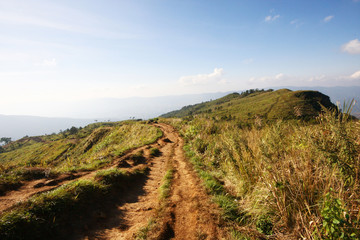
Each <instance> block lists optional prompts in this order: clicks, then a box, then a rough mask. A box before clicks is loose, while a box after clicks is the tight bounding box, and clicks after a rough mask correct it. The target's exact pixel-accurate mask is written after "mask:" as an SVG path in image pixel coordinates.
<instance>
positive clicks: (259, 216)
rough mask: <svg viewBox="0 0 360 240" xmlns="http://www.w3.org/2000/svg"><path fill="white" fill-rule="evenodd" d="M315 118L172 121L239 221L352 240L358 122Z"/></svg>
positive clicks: (291, 234) (332, 114)
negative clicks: (247, 122) (231, 200)
mask: <svg viewBox="0 0 360 240" xmlns="http://www.w3.org/2000/svg"><path fill="white" fill-rule="evenodd" d="M316 121H317V123H316V124H309V123H307V122H302V121H300V120H299V121H285V120H278V121H275V122H273V123H267V124H262V125H256V124H255V125H252V126H248V127H243V126H241V124H239V122H237V121H236V120H234V121H221V120H216V119H210V118H206V117H194V118H192V119H187V120H183V122H179V121H175V122H174V125H175V126H176V127H177V128H178V129H180V131H181V134H182V135H183V136H184V138H185V140H186V143H187V146H188V149H187V150H188V151H191V152H193V154H192V158H194V157H196V159H198V162H199V163H197V166H200V168H201V171H202V172H200V176H202V175H203V179H205V185H206V184H208V188H210V189H211V188H214V187H212V186H213V184H212V183H211V181H209V179H210V178H208V177H207V176H212V177H213V178H214V179H217V182H218V183H221V184H222V187H223V188H224V189H225V191H226V192H227V193H228V194H230V195H232V196H234V197H236V199H238V202H239V205H238V206H241V207H242V209H241V211H239V212H240V213H243V214H245V215H246V219H247V220H246V221H243V222H242V223H241V224H242V225H243V226H246V227H248V228H252V229H257V230H258V231H259V232H260V233H262V234H271V235H273V236H274V237H277V236H278V237H279V236H286V238H289V239H298V238H306V239H341V238H342V239H359V238H360V235H359V234H360V233H359V228H360V222H359V219H360V213H359V208H360V203H359V199H360V188H359V180H360V174H359V173H360V172H359V171H360V124H359V122H358V121H357V120H354V119H352V118H351V117H350V116H349V114H348V113H346V111H344V113H340V112H339V111H336V110H325V109H324V111H323V112H322V113H321V114H320V115H319V116H318V117H317V119H316ZM239 126H241V127H239ZM207 178H208V180H206V179H207ZM206 182H207V183H206ZM219 189H220V188H219ZM214 191H217V190H216V189H214ZM220 205H221V204H220ZM279 238H280V237H279Z"/></svg>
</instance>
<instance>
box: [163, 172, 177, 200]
mask: <svg viewBox="0 0 360 240" xmlns="http://www.w3.org/2000/svg"><path fill="white" fill-rule="evenodd" d="M173 178H174V170H173V169H170V170H168V171H167V172H166V174H165V175H164V178H163V184H162V185H161V186H160V198H161V199H166V198H168V197H169V195H170V191H171V182H172V179H173Z"/></svg>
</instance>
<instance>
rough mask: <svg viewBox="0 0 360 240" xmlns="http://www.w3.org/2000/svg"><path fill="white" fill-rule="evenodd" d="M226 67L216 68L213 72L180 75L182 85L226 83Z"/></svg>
mask: <svg viewBox="0 0 360 240" xmlns="http://www.w3.org/2000/svg"><path fill="white" fill-rule="evenodd" d="M223 75H224V69H222V68H215V69H214V71H213V72H212V73H209V74H198V75H193V76H183V77H180V79H179V82H180V83H181V84H182V85H204V84H208V83H218V84H221V83H226V80H224V79H223Z"/></svg>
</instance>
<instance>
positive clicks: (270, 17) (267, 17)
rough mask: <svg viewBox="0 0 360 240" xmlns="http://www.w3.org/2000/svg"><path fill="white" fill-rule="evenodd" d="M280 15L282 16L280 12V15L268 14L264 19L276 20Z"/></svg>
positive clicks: (266, 20)
mask: <svg viewBox="0 0 360 240" xmlns="http://www.w3.org/2000/svg"><path fill="white" fill-rule="evenodd" d="M279 17H280V15H279V14H278V15H274V16H271V15H269V16H266V17H265V19H264V21H265V22H273V21H275V20H276V19H278V18H279Z"/></svg>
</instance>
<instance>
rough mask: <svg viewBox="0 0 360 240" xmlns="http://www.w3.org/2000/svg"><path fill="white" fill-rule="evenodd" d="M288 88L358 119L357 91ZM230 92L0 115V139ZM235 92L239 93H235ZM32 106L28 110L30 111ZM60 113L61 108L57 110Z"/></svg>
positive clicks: (153, 112)
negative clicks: (348, 106)
mask: <svg viewBox="0 0 360 240" xmlns="http://www.w3.org/2000/svg"><path fill="white" fill-rule="evenodd" d="M281 88H288V89H290V90H316V91H319V92H321V93H324V94H325V95H328V96H329V97H330V100H331V101H332V102H333V103H336V102H337V101H339V102H340V104H342V103H343V102H344V101H349V100H351V99H355V100H356V101H357V104H356V105H355V107H354V112H353V114H354V115H356V116H358V117H360V107H359V103H360V87H358V86H353V87H292V86H284V87H276V88H275V87H274V89H275V90H276V89H281ZM232 92H234V91H232ZM232 92H218V93H206V94H191V95H181V96H163V97H132V98H123V99H117V98H106V99H94V100H87V101H81V102H76V103H74V104H72V105H71V106H66V107H63V109H67V112H66V113H65V111H64V113H61V112H60V110H59V114H61V115H63V116H71V117H72V118H46V117H32V116H8V115H0V137H11V138H12V139H13V140H15V139H19V138H21V137H23V136H25V135H29V136H35V135H42V134H46V133H47V134H51V133H53V132H59V131H60V130H65V129H67V128H70V127H71V126H76V127H79V126H85V125H87V124H89V123H93V122H94V121H95V120H97V121H109V120H111V121H117V120H125V119H129V118H142V119H148V118H153V117H157V116H159V115H161V114H164V113H166V112H170V111H174V110H176V109H180V108H182V107H183V106H187V105H191V104H196V103H201V102H206V101H209V100H215V99H218V98H221V97H224V96H225V95H228V94H229V93H232ZM237 92H242V91H241V90H240V91H237ZM30 107H31V106H29V108H30ZM59 109H60V108H59Z"/></svg>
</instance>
